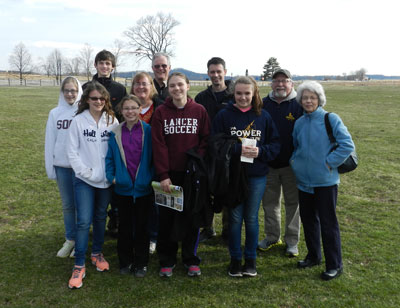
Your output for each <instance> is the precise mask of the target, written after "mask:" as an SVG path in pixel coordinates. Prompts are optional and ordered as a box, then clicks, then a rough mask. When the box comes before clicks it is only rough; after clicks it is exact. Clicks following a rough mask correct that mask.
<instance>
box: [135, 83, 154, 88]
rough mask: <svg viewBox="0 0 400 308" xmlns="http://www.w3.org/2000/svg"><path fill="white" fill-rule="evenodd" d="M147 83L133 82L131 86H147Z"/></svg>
mask: <svg viewBox="0 0 400 308" xmlns="http://www.w3.org/2000/svg"><path fill="white" fill-rule="evenodd" d="M148 85H150V83H148V82H135V83H134V84H133V86H134V87H137V88H138V87H140V86H142V87H145V86H148Z"/></svg>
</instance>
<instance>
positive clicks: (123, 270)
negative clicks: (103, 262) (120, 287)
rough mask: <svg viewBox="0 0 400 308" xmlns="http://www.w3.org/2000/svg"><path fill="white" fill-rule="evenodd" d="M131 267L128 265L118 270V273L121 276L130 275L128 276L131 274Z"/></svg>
mask: <svg viewBox="0 0 400 308" xmlns="http://www.w3.org/2000/svg"><path fill="white" fill-rule="evenodd" d="M131 266H132V264H130V265H128V266H126V267H123V268H120V270H119V273H120V274H121V275H130V274H132V272H131Z"/></svg>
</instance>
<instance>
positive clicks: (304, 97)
mask: <svg viewBox="0 0 400 308" xmlns="http://www.w3.org/2000/svg"><path fill="white" fill-rule="evenodd" d="M308 99H310V100H312V101H315V100H318V96H315V95H310V96H306V95H303V96H302V97H301V100H302V101H306V100H308Z"/></svg>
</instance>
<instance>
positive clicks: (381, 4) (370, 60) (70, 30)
mask: <svg viewBox="0 0 400 308" xmlns="http://www.w3.org/2000/svg"><path fill="white" fill-rule="evenodd" d="M398 3H400V2H399V1H395V0H380V1H375V0H363V1H362V0H335V1H334V0H303V1H298V0H283V1H282V0H280V1H270V0H247V1H236V0H231V1H223V0H220V1H216V0H168V1H166V0H147V1H142V0H135V1H132V0H112V1H105V0H97V1H91V0H87V1H86V0H67V1H65V0H63V1H60V0H0V7H1V10H0V27H1V29H2V30H1V34H0V55H1V57H0V69H2V70H7V69H9V64H8V57H9V55H10V54H11V53H12V50H13V47H14V46H15V45H16V44H18V43H19V42H23V43H24V44H25V45H26V46H27V48H28V49H29V51H30V52H31V54H32V56H33V58H34V62H37V61H38V59H39V57H42V58H46V57H47V55H49V54H50V53H51V51H52V50H54V48H59V49H60V50H61V52H62V54H63V55H64V56H67V57H74V56H76V55H78V53H79V50H80V49H81V48H82V46H83V44H85V43H88V44H90V45H91V46H92V47H93V48H94V50H95V52H97V51H99V50H101V49H103V48H106V49H111V48H112V46H113V42H114V40H115V39H124V37H123V36H122V33H123V31H125V30H126V29H127V28H128V27H130V26H133V25H134V24H135V22H136V21H137V20H138V19H139V18H141V17H143V16H146V15H155V14H156V13H157V12H158V11H161V12H164V13H171V14H172V15H173V16H174V17H175V18H176V19H177V20H178V21H179V22H180V25H179V26H178V27H177V28H176V29H175V39H176V41H177V45H176V47H175V57H174V58H173V59H172V67H173V68H178V67H181V68H186V69H189V70H192V71H195V72H199V73H205V72H206V63H207V61H208V59H209V58H211V57H213V56H219V57H222V58H224V59H225V61H226V63H227V69H228V75H230V74H233V75H238V74H244V73H245V70H246V69H248V70H249V73H250V74H254V75H258V74H261V73H262V67H263V65H264V64H265V62H266V61H267V60H268V59H269V57H277V58H278V62H279V63H280V65H281V66H282V67H285V68H287V69H289V70H290V71H291V72H292V74H296V75H319V74H332V75H342V74H343V73H346V74H349V73H350V72H351V71H355V70H358V69H360V68H362V67H364V68H366V69H367V72H368V74H384V75H400V64H399V63H400V61H398V57H399V55H400V43H399V42H398V29H399V26H398V16H397V15H398V12H399V11H400V4H398ZM136 69H144V70H149V69H150V63H149V62H146V61H143V62H141V63H137V61H136V60H135V58H133V57H132V58H129V59H126V60H125V65H124V66H123V67H122V68H121V69H119V70H120V71H121V70H136Z"/></svg>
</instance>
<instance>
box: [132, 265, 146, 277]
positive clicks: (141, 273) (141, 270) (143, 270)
mask: <svg viewBox="0 0 400 308" xmlns="http://www.w3.org/2000/svg"><path fill="white" fill-rule="evenodd" d="M133 272H134V274H135V277H138V278H143V277H144V276H146V273H147V266H143V267H138V268H135V270H134V271H133Z"/></svg>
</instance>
